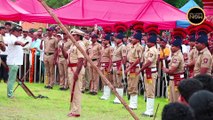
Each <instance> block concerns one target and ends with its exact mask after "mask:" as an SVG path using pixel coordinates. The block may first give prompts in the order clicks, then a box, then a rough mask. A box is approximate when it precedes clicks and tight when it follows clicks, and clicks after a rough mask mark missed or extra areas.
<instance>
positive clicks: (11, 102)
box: [0, 83, 167, 120]
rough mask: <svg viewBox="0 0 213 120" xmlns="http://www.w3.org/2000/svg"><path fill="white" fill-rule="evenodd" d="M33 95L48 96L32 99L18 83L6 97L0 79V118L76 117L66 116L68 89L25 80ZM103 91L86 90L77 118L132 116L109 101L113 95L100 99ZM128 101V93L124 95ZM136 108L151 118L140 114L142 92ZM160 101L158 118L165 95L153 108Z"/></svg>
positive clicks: (44, 119) (54, 119) (121, 118)
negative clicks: (15, 88) (108, 98)
mask: <svg viewBox="0 0 213 120" xmlns="http://www.w3.org/2000/svg"><path fill="white" fill-rule="evenodd" d="M26 85H27V86H28V87H29V88H30V90H31V91H32V92H33V93H34V94H35V95H39V94H41V95H44V96H48V97H49V99H33V98H31V97H28V96H27V94H26V93H25V92H24V90H22V88H21V87H18V89H17V90H16V92H15V93H14V96H15V98H13V99H8V98H7V97H6V92H7V91H6V88H7V85H6V84H5V83H0V120H67V119H76V118H68V117H67V116H66V115H67V113H69V98H70V92H69V91H60V90H59V87H58V86H54V88H53V90H47V89H45V88H44V85H43V84H29V83H27V84H26ZM101 95H102V93H101V92H99V94H98V95H97V96H91V95H89V94H87V93H85V94H83V98H82V113H81V117H80V118H77V119H79V120H133V118H132V117H131V115H130V114H129V113H128V112H127V110H126V109H124V108H123V106H122V105H115V104H113V103H112V101H113V99H114V95H111V98H110V100H107V101H102V100H100V99H99V98H100V97H101ZM124 99H125V101H127V102H128V100H127V97H126V96H125V97H124ZM138 103H139V105H138V109H137V110H135V111H134V112H135V113H136V115H137V116H138V117H139V118H140V119H141V120H152V119H153V118H148V117H142V116H141V113H142V112H144V110H145V106H146V105H145V102H144V100H143V96H139V102H138ZM158 103H160V107H159V110H158V112H157V117H156V120H160V119H161V111H162V109H163V106H164V105H165V104H166V103H167V100H166V99H163V98H157V99H156V101H155V108H156V107H157V104H158Z"/></svg>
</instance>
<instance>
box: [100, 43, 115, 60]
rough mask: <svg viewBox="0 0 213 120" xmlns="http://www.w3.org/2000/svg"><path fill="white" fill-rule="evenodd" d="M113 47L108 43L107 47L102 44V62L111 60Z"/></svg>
mask: <svg viewBox="0 0 213 120" xmlns="http://www.w3.org/2000/svg"><path fill="white" fill-rule="evenodd" d="M112 53H113V48H112V47H111V46H110V45H108V46H107V47H104V46H102V49H101V61H100V62H109V61H110V58H111V57H112V55H113V54H112Z"/></svg>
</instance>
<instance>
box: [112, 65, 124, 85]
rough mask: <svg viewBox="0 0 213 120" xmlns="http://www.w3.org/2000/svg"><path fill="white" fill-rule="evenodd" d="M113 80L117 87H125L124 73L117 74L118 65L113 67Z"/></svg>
mask: <svg viewBox="0 0 213 120" xmlns="http://www.w3.org/2000/svg"><path fill="white" fill-rule="evenodd" d="M113 82H114V87H115V88H123V84H122V73H120V74H119V75H118V74H117V67H113Z"/></svg>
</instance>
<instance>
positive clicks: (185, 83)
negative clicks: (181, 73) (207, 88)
mask: <svg viewBox="0 0 213 120" xmlns="http://www.w3.org/2000/svg"><path fill="white" fill-rule="evenodd" d="M202 89H203V84H202V83H201V82H200V81H198V80H196V79H194V78H190V79H185V80H182V81H180V84H179V85H178V90H179V92H180V95H181V102H183V103H186V104H187V103H188V100H189V98H190V97H191V95H192V94H193V93H195V92H196V91H199V90H202Z"/></svg>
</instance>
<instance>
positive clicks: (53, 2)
mask: <svg viewBox="0 0 213 120" xmlns="http://www.w3.org/2000/svg"><path fill="white" fill-rule="evenodd" d="M45 1H46V3H47V5H48V6H50V7H51V8H59V7H61V6H64V5H66V4H67V3H69V2H71V1H72V0H45Z"/></svg>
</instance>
